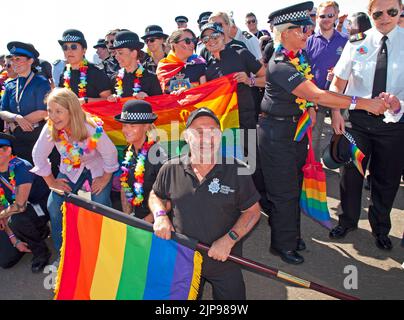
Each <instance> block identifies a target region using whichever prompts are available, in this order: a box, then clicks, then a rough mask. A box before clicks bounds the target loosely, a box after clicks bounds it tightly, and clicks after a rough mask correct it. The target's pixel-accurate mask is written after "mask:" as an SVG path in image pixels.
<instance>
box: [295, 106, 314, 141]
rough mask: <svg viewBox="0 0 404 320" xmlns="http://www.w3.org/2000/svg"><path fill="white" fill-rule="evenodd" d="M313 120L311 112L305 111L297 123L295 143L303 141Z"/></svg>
mask: <svg viewBox="0 0 404 320" xmlns="http://www.w3.org/2000/svg"><path fill="white" fill-rule="evenodd" d="M310 125H311V118H310V115H309V112H308V111H307V110H305V111H304V112H303V114H302V116H301V117H300V119H299V122H298V123H297V128H296V133H295V137H294V141H297V142H299V141H302V139H303V138H304V135H305V134H306V132H307V130H308V129H309V128H310Z"/></svg>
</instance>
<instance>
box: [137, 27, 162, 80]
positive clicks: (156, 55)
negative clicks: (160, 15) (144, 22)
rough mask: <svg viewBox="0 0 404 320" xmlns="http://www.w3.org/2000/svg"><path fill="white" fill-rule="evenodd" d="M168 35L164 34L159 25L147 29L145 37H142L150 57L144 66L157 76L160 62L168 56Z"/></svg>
mask: <svg viewBox="0 0 404 320" xmlns="http://www.w3.org/2000/svg"><path fill="white" fill-rule="evenodd" d="M167 38H168V35H167V34H165V33H164V32H163V29H162V28H161V27H160V26H157V25H151V26H148V27H146V30H145V35H144V36H143V37H142V39H143V41H144V42H145V43H146V45H147V49H148V51H149V55H148V57H147V58H146V60H145V62H144V63H143V66H144V67H145V68H146V69H147V70H148V71H149V72H150V73H153V74H156V70H157V65H158V63H159V61H160V60H161V59H163V58H165V57H166V56H167V54H166V52H165V49H166V45H165V41H166V40H167Z"/></svg>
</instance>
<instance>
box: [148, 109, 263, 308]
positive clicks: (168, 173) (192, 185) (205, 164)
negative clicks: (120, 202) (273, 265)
mask: <svg viewBox="0 0 404 320" xmlns="http://www.w3.org/2000/svg"><path fill="white" fill-rule="evenodd" d="M186 128H187V130H186V132H185V140H186V142H187V143H188V144H189V147H190V154H189V155H188V154H186V155H184V156H182V157H181V158H180V159H178V158H176V159H172V160H169V161H168V162H166V163H165V164H164V165H163V167H162V168H161V169H160V171H159V174H158V175H157V179H156V182H155V183H154V185H153V190H152V192H151V194H150V201H149V205H150V209H151V211H152V212H153V213H154V217H155V222H154V225H153V227H154V231H155V234H156V236H158V237H160V238H163V239H170V237H171V231H172V230H174V229H175V231H176V232H180V233H183V234H185V235H187V236H189V237H192V238H194V239H197V240H199V241H201V242H203V243H206V244H209V245H211V248H210V250H209V252H208V253H207V254H206V253H204V254H203V265H202V278H201V288H203V284H204V283H205V281H209V282H210V283H211V284H212V289H213V298H214V299H226V300H244V299H245V298H246V294H245V285H244V281H243V275H242V273H241V267H240V266H239V265H236V264H234V263H233V262H230V261H226V260H227V258H228V256H229V254H230V252H231V251H232V252H233V253H235V254H241V251H242V243H241V242H240V240H241V238H243V237H244V236H245V235H247V233H249V232H250V230H251V229H252V228H253V226H254V225H255V224H256V223H257V222H258V220H259V218H260V212H259V210H260V207H259V204H258V200H259V198H260V197H259V194H258V193H257V191H256V190H255V187H254V184H253V182H252V180H251V177H250V176H246V175H239V174H238V169H239V168H241V167H242V166H241V165H240V164H238V163H234V161H232V162H231V163H228V162H227V160H226V159H223V161H219V160H221V158H220V156H219V154H220V152H218V151H219V150H220V141H221V137H222V135H221V132H220V122H219V120H218V118H217V117H216V116H215V114H214V113H213V112H212V111H211V110H209V109H207V108H200V109H197V110H195V111H194V112H192V113H191V114H190V116H189V118H188V120H187V123H186ZM232 160H234V159H232ZM163 201H166V202H167V203H166V204H165V203H164V202H163ZM167 204H171V207H172V208H173V209H172V210H173V216H172V221H170V219H169V218H168V217H167V215H166V211H167V209H166V205H167ZM201 295H202V290H200V296H201Z"/></svg>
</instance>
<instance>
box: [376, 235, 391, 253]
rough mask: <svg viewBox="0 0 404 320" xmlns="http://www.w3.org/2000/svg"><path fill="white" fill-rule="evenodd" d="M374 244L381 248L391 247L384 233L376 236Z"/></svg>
mask: <svg viewBox="0 0 404 320" xmlns="http://www.w3.org/2000/svg"><path fill="white" fill-rule="evenodd" d="M376 246H377V247H378V248H379V249H381V250H391V249H393V245H392V243H391V240H390V238H389V237H388V236H386V235H385V234H379V235H378V236H376Z"/></svg>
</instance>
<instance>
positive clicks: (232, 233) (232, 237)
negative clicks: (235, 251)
mask: <svg viewBox="0 0 404 320" xmlns="http://www.w3.org/2000/svg"><path fill="white" fill-rule="evenodd" d="M227 234H228V235H229V237H230V238H231V239H232V240H234V241H237V239H238V238H239V235H238V233H237V232H236V231H234V230H230V231H229V232H228V233H227Z"/></svg>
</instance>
